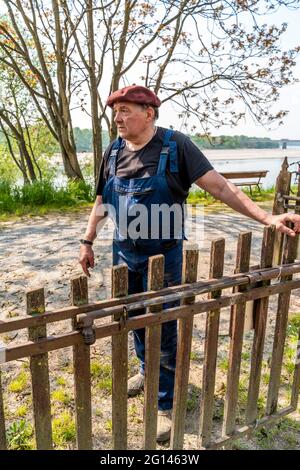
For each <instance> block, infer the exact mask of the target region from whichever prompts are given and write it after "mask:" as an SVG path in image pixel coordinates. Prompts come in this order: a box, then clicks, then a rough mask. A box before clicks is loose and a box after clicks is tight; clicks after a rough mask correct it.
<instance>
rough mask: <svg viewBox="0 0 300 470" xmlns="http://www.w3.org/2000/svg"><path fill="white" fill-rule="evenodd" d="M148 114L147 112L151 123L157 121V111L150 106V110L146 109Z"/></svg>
mask: <svg viewBox="0 0 300 470" xmlns="http://www.w3.org/2000/svg"><path fill="white" fill-rule="evenodd" d="M146 112H147V118H148V119H149V120H150V121H154V119H155V111H154V109H153V108H152V107H151V106H149V107H148V108H146Z"/></svg>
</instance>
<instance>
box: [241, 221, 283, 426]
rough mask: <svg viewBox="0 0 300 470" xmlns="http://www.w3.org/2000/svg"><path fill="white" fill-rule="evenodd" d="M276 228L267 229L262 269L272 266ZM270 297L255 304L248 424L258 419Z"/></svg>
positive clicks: (262, 254) (262, 251) (264, 235)
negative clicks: (258, 401)
mask: <svg viewBox="0 0 300 470" xmlns="http://www.w3.org/2000/svg"><path fill="white" fill-rule="evenodd" d="M275 234H276V231H275V227H274V226H271V227H265V228H264V234H263V241H262V250H261V268H268V267H271V266H272V260H273V256H274V243H275ZM261 285H262V286H268V285H270V281H263V282H262V283H259V284H258V286H261ZM268 305H269V297H262V298H260V299H258V300H256V301H255V302H254V312H255V319H254V323H255V328H254V339H253V346H252V354H251V370H250V378H249V388H248V397H247V407H246V424H251V423H253V422H255V420H256V417H257V400H258V395H259V385H260V377H261V365H262V358H263V351H264V342H265V334H266V324H267V315H268Z"/></svg>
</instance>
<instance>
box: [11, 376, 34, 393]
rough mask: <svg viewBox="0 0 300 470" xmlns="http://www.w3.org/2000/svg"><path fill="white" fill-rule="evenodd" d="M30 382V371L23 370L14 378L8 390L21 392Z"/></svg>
mask: <svg viewBox="0 0 300 470" xmlns="http://www.w3.org/2000/svg"><path fill="white" fill-rule="evenodd" d="M28 383H29V375H28V372H25V371H22V372H20V373H19V374H18V375H17V377H16V378H15V379H14V380H12V381H11V382H10V384H9V385H8V390H9V391H10V392H14V393H20V392H22V391H23V390H25V388H26V387H27V385H28Z"/></svg>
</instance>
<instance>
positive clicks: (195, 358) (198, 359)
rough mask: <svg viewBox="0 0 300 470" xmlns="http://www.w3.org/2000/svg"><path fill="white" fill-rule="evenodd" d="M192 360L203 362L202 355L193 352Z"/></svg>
mask: <svg viewBox="0 0 300 470" xmlns="http://www.w3.org/2000/svg"><path fill="white" fill-rule="evenodd" d="M190 359H191V361H195V362H200V361H201V355H200V354H199V353H198V352H194V351H191V354H190Z"/></svg>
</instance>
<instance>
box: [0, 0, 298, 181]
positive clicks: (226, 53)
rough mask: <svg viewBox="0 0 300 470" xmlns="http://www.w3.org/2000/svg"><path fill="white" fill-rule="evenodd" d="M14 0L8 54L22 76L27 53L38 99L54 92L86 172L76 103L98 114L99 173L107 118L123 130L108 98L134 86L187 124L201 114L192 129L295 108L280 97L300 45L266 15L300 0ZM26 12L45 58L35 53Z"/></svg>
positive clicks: (266, 117)
mask: <svg viewBox="0 0 300 470" xmlns="http://www.w3.org/2000/svg"><path fill="white" fill-rule="evenodd" d="M5 3H6V5H7V8H8V13H9V16H10V21H11V23H12V26H13V30H14V33H13V34H11V33H10V34H9V32H8V31H7V28H6V29H5V27H4V28H3V27H2V33H4V35H3V37H4V39H6V40H7V39H9V40H10V41H12V43H13V46H10V47H11V49H10V48H9V47H8V46H7V45H6V44H5V41H3V40H2V41H1V39H0V47H2V50H4V51H5V52H7V53H8V57H9V60H8V59H5V57H4V58H3V57H2V60H4V61H6V62H5V63H7V64H8V65H9V66H11V67H12V68H13V69H16V73H19V74H20V78H21V76H22V70H20V68H16V67H15V64H14V62H13V59H14V57H15V55H16V54H18V56H19V58H20V60H22V61H24V63H25V64H26V66H27V67H29V68H30V70H32V73H34V74H35V75H36V77H37V80H38V82H39V84H40V88H39V91H38V93H37V92H36V93H34V92H32V96H33V97H34V99H35V100H36V104H37V107H38V106H39V103H40V101H41V100H45V103H46V107H47V114H46V113H44V115H43V118H44V119H45V120H46V122H47V120H48V125H49V126H50V127H49V128H50V129H51V131H52V133H54V134H55V135H57V138H58V140H59V142H60V144H61V148H62V151H63V158H64V162H65V168H66V172H67V174H68V175H70V174H74V173H76V174H77V175H78V176H79V177H80V173H79V170H78V168H79V165H78V167H77V165H75V162H76V161H77V160H76V158H75V157H76V152H75V144H74V136H73V130H72V119H71V110H72V107H74V106H80V108H81V109H82V110H84V111H85V112H87V113H88V114H89V116H90V117H91V122H92V127H93V143H94V166H95V176H96V174H97V172H98V168H99V164H100V160H101V154H102V133H101V129H102V127H103V125H104V124H106V125H107V127H108V129H109V132H110V138H111V139H113V138H115V137H116V126H115V124H114V122H113V115H112V113H111V111H110V110H109V109H107V107H106V104H105V101H106V98H107V96H108V95H109V94H110V93H111V92H113V91H115V90H116V89H118V88H120V87H122V86H125V85H128V84H133V83H138V84H142V85H145V86H147V87H150V88H152V89H153V90H154V91H155V92H156V93H158V95H159V97H160V98H161V100H162V103H163V104H164V103H167V102H172V103H173V107H174V112H177V113H178V116H179V117H180V118H181V119H182V121H183V123H184V125H186V126H187V127H188V126H189V123H190V121H194V122H195V120H196V121H197V124H196V125H195V124H193V125H192V126H189V127H190V129H191V130H195V129H196V128H197V130H200V131H201V132H202V133H204V134H205V133H208V132H209V130H210V129H216V128H219V127H220V126H222V125H226V124H227V125H228V124H229V125H231V126H234V125H237V124H238V122H239V121H240V120H241V119H242V118H243V117H244V115H245V113H246V112H248V113H250V115H251V116H252V117H253V119H254V120H256V121H257V122H259V123H261V124H263V125H272V123H279V124H280V123H281V122H282V119H283V118H284V116H285V115H286V113H287V111H286V110H281V109H275V107H274V103H275V104H276V101H277V100H278V97H279V92H280V89H281V88H282V87H283V86H286V85H288V84H290V83H293V81H294V77H293V67H294V66H295V58H296V56H297V54H298V53H299V50H300V49H299V47H297V46H296V47H294V48H292V49H290V50H284V51H282V50H281V45H280V41H281V38H282V37H284V33H285V31H286V28H287V25H286V24H285V23H283V24H282V25H281V26H277V25H273V24H272V23H271V22H269V23H268V24H267V23H266V22H265V20H266V18H267V15H268V14H271V13H272V12H273V11H276V10H277V9H278V8H282V9H283V8H298V6H299V0H232V1H230V2H228V1H227V0H209V1H203V2H199V1H198V0H171V1H166V0H156V1H155V2H154V1H153V0H97V1H96V0H80V1H79V0H76V1H71V0H60V1H59V2H58V1H57V0H52V2H51V9H50V8H49V2H47V1H46V0H44V1H43V0H29V2H28V3H24V7H23V6H22V5H23V3H21V1H20V0H5ZM45 5H48V7H46V6H45ZM270 18H271V16H270ZM21 19H22V21H23V23H24V25H23V28H24V29H25V30H26V34H27V36H28V37H29V38H30V40H32V41H33V44H34V46H35V48H36V55H37V57H36V59H35V60H36V62H37V66H35V63H34V62H33V61H32V59H31V58H28V55H29V54H28V52H27V50H26V47H25V46H24V32H23V30H22V31H21V29H20V28H18V24H19V23H18V22H20V20H21ZM41 37H42V38H43V41H42V40H41ZM50 48H51V49H52V52H53V57H52V56H51V55H49V50H50ZM51 58H52V60H51ZM0 60H1V58H0ZM53 62H54V63H55V64H56V70H54V71H53V72H52V69H51V65H52V68H53ZM23 81H24V84H25V85H26V86H27V84H26V80H24V79H23ZM86 91H87V93H88V96H85V93H86ZM72 100H73V101H72ZM71 101H72V102H71ZM73 163H74V165H75V166H76V169H75V166H74V165H73ZM77 163H78V162H77ZM68 164H70V166H71V168H68ZM73 166H74V168H73Z"/></svg>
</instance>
